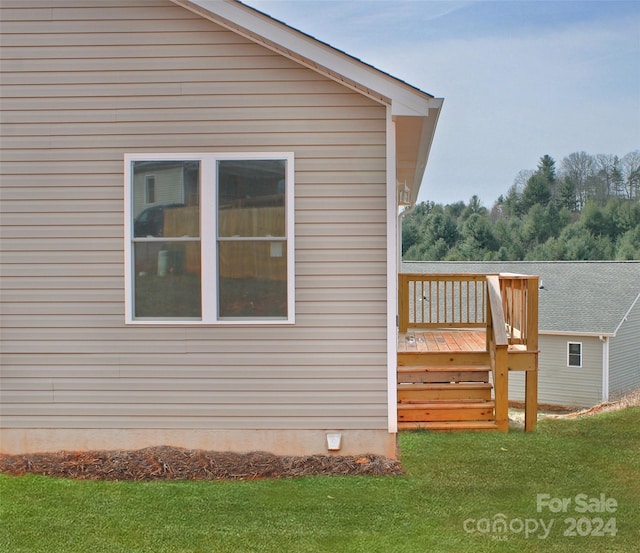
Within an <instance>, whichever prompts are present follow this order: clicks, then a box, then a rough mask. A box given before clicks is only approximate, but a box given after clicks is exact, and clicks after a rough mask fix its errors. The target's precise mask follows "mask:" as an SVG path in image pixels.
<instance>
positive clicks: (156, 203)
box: [133, 161, 200, 237]
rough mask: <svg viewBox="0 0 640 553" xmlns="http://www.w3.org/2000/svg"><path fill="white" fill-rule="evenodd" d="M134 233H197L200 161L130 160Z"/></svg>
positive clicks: (136, 235)
mask: <svg viewBox="0 0 640 553" xmlns="http://www.w3.org/2000/svg"><path fill="white" fill-rule="evenodd" d="M150 183H153V185H152V186H151V187H150ZM133 234H134V236H135V237H145V236H153V237H160V236H164V237H179V236H200V162H199V161H136V162H134V163H133Z"/></svg>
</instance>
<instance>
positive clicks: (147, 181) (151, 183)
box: [144, 175, 156, 204]
mask: <svg viewBox="0 0 640 553" xmlns="http://www.w3.org/2000/svg"><path fill="white" fill-rule="evenodd" d="M144 198H145V203H147V204H154V203H156V177H155V176H154V175H146V176H145V177H144Z"/></svg>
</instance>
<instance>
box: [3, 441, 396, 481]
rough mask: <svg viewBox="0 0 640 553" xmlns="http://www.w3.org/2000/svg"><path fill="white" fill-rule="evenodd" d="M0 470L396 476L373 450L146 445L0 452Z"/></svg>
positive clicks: (171, 476)
mask: <svg viewBox="0 0 640 553" xmlns="http://www.w3.org/2000/svg"><path fill="white" fill-rule="evenodd" d="M0 472H3V473H5V474H10V475H14V476H21V475H24V474H39V475H43V476H55V477H61V478H75V479H79V480H254V479H257V478H292V477H299V476H315V475H348V476H356V475H369V476H382V475H400V474H402V468H401V466H400V463H399V462H398V461H394V460H391V459H387V458H385V457H381V456H377V455H361V456H351V457H349V456H329V455H311V456H307V457H286V456H285V457H282V456H278V455H273V454H271V453H264V452H253V453H231V452H215V451H202V450H192V449H181V448H175V447H166V446H164V447H149V448H146V449H140V450H137V451H76V452H69V451H62V452H56V453H34V454H24V455H0Z"/></svg>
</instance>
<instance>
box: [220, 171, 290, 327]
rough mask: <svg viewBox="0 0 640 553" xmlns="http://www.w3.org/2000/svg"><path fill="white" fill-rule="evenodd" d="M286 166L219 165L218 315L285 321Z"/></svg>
mask: <svg viewBox="0 0 640 553" xmlns="http://www.w3.org/2000/svg"><path fill="white" fill-rule="evenodd" d="M285 176H286V162H285V161H284V160H279V159H268V160H265V159H249V160H246V159H239V160H224V161H219V162H218V225H217V228H218V272H219V274H218V315H219V316H220V317H253V318H260V317H286V316H287V257H286V238H285V237H286V208H285Z"/></svg>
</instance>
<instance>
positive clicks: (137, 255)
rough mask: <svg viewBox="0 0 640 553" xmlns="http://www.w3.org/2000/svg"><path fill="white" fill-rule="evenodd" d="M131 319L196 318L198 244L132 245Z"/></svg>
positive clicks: (198, 269) (198, 288)
mask: <svg viewBox="0 0 640 553" xmlns="http://www.w3.org/2000/svg"><path fill="white" fill-rule="evenodd" d="M134 268H135V277H134V285H135V316H136V317H155V318H163V317H200V316H201V314H202V312H201V307H200V304H201V301H200V282H201V277H200V272H201V271H200V269H201V266H200V243H199V242H164V241H154V242H138V243H136V244H134Z"/></svg>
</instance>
